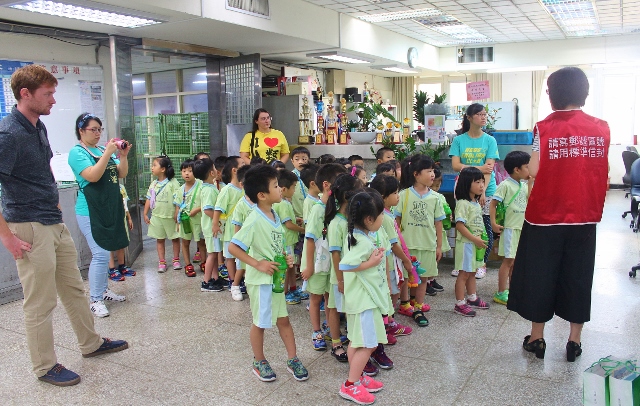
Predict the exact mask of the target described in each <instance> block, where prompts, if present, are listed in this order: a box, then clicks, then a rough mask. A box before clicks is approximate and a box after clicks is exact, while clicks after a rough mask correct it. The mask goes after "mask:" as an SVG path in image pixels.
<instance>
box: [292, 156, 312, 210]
mask: <svg viewBox="0 0 640 406" xmlns="http://www.w3.org/2000/svg"><path fill="white" fill-rule="evenodd" d="M310 156H311V154H310V153H309V150H308V149H307V148H305V147H298V148H295V149H294V150H293V151H291V163H292V164H293V173H294V175H296V176H297V178H298V183H297V184H296V189H295V192H294V194H293V197H292V198H291V205H292V206H293V212H294V213H295V215H296V217H298V218H302V203H303V202H304V199H305V198H306V197H307V186H305V184H304V182H302V179H300V174H301V173H302V170H303V169H304V168H305V166H306V165H307V164H308V163H309V158H310Z"/></svg>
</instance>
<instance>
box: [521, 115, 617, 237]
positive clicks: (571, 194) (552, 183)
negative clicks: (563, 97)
mask: <svg viewBox="0 0 640 406" xmlns="http://www.w3.org/2000/svg"><path fill="white" fill-rule="evenodd" d="M535 135H538V136H539V139H540V167H539V169H538V175H537V176H536V179H535V184H534V186H533V189H532V191H531V196H530V197H529V202H528V204H527V211H526V213H525V219H526V221H528V222H529V223H531V224H536V225H556V224H588V223H598V222H600V220H601V219H602V209H603V207H604V199H605V195H606V193H607V176H608V171H609V166H608V156H609V141H610V137H609V125H608V124H607V122H606V121H603V120H600V119H598V118H595V117H591V116H589V115H588V114H585V113H584V112H583V111H581V110H568V111H556V112H554V113H552V114H550V115H549V116H548V117H547V118H546V119H544V120H542V121H540V122H538V123H537V124H536V128H535V129H534V136H535Z"/></svg>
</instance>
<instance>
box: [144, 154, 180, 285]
mask: <svg viewBox="0 0 640 406" xmlns="http://www.w3.org/2000/svg"><path fill="white" fill-rule="evenodd" d="M151 174H152V175H153V176H155V177H156V180H154V181H153V182H151V185H150V186H149V191H148V192H147V201H146V202H145V203H144V212H143V219H144V222H145V223H147V224H148V225H149V230H148V232H147V235H148V236H149V237H151V238H154V239H155V240H156V249H157V250H158V272H160V273H163V272H166V271H167V262H166V261H165V259H164V256H165V249H164V241H165V239H167V238H168V239H170V240H171V243H172V244H173V269H176V270H177V269H180V268H182V265H180V238H179V236H178V230H177V229H176V222H175V217H174V215H175V207H174V206H173V195H174V193H175V192H176V191H178V190H179V189H180V184H179V183H178V181H177V180H176V178H175V170H174V169H173V165H172V164H171V159H169V157H166V156H160V157H158V158H156V159H154V160H153V164H152V165H151ZM149 210H151V218H149Z"/></svg>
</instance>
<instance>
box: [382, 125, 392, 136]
mask: <svg viewBox="0 0 640 406" xmlns="http://www.w3.org/2000/svg"><path fill="white" fill-rule="evenodd" d="M384 136H385V138H391V137H393V123H392V122H391V121H389V122H388V123H387V124H386V125H385V128H384Z"/></svg>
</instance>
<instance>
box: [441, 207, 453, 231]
mask: <svg viewBox="0 0 640 406" xmlns="http://www.w3.org/2000/svg"><path fill="white" fill-rule="evenodd" d="M442 207H443V208H444V216H445V217H444V220H442V228H444V229H445V231H446V230H450V229H451V207H449V204H448V203H445V204H443V205H442Z"/></svg>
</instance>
